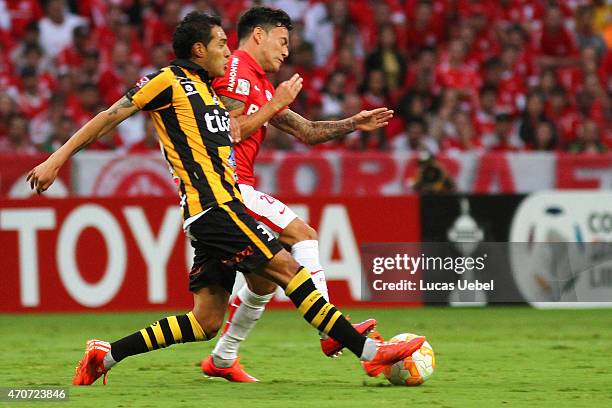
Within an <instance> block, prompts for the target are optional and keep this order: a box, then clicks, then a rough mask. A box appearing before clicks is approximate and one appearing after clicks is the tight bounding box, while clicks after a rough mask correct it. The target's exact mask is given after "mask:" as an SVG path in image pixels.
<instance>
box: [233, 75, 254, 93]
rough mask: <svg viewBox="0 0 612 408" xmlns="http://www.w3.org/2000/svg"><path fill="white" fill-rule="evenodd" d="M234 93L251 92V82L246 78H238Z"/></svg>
mask: <svg viewBox="0 0 612 408" xmlns="http://www.w3.org/2000/svg"><path fill="white" fill-rule="evenodd" d="M236 93H237V94H240V95H245V96H248V95H249V94H250V93H251V83H250V82H249V81H248V80H246V79H242V78H241V79H239V80H238V86H237V87H236Z"/></svg>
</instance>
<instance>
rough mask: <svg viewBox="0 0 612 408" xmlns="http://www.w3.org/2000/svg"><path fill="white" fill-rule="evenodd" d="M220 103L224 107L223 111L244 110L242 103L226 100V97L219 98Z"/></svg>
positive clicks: (230, 99)
mask: <svg viewBox="0 0 612 408" xmlns="http://www.w3.org/2000/svg"><path fill="white" fill-rule="evenodd" d="M220 99H221V102H223V105H225V109H227V110H228V111H234V110H236V109H241V110H242V109H244V103H243V102H240V101H237V100H236V99H232V98H228V97H227V96H220Z"/></svg>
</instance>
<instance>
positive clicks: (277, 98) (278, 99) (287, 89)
mask: <svg viewBox="0 0 612 408" xmlns="http://www.w3.org/2000/svg"><path fill="white" fill-rule="evenodd" d="M303 81H304V79H303V78H302V77H301V76H300V75H299V74H294V75H293V76H292V77H291V78H290V79H288V80H286V81H284V82H281V83H280V84H279V85H278V87H276V92H275V93H274V97H272V100H271V101H270V102H273V103H275V104H276V106H278V109H282V108H283V107H285V106H287V105H289V104H291V102H293V101H294V100H295V98H296V97H297V95H298V94H299V93H300V91H301V90H302V82H303ZM278 109H277V110H278Z"/></svg>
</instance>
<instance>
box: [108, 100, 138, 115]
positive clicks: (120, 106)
mask: <svg viewBox="0 0 612 408" xmlns="http://www.w3.org/2000/svg"><path fill="white" fill-rule="evenodd" d="M133 105H134V104H133V103H132V101H130V100H129V99H128V98H126V97H125V96H124V97H123V98H121V99H120V100H119V102H117V103H116V104H115V106H113V107H112V108H111V109H110V111H109V112H108V115H109V116H113V115H116V114H117V113H118V112H119V109H124V108H129V107H130V106H133ZM134 113H136V112H134ZM134 113H132V115H133V114H134ZM132 115H130V116H132Z"/></svg>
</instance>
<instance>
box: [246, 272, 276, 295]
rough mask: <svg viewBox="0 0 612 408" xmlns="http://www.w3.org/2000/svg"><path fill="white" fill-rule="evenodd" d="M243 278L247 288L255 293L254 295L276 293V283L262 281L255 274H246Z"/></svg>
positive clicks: (266, 280)
mask: <svg viewBox="0 0 612 408" xmlns="http://www.w3.org/2000/svg"><path fill="white" fill-rule="evenodd" d="M244 277H245V279H246V281H247V284H248V286H249V290H250V291H251V292H253V293H255V294H256V295H259V296H265V295H269V294H271V293H274V291H276V287H277V285H276V283H274V282H272V281H270V280H268V279H264V278H262V277H260V276H257V275H255V274H246V275H245V276H244Z"/></svg>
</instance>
